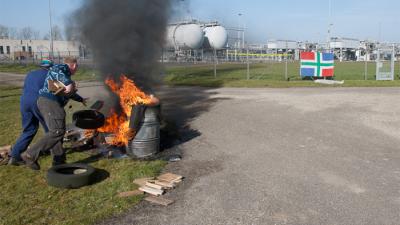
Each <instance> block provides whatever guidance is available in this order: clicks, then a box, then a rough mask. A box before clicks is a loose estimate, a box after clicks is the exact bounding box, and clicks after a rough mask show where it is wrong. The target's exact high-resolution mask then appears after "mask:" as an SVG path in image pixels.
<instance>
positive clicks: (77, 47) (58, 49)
mask: <svg viewBox="0 0 400 225" xmlns="http://www.w3.org/2000/svg"><path fill="white" fill-rule="evenodd" d="M50 46H51V42H50V41H49V40H14V39H0V60H24V59H34V60H36V59H37V60H40V59H42V58H48V57H49V56H50V52H51V47H50ZM82 55H84V49H83V47H82V46H81V44H80V43H78V42H72V41H53V57H54V58H63V57H66V56H75V57H80V56H82Z"/></svg>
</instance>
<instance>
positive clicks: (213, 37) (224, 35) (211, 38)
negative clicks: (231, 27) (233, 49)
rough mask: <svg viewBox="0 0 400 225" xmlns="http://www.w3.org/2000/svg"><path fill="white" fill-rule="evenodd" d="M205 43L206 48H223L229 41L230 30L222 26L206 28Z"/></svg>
mask: <svg viewBox="0 0 400 225" xmlns="http://www.w3.org/2000/svg"><path fill="white" fill-rule="evenodd" d="M204 33H205V34H204V36H205V40H204V45H205V47H206V48H213V49H221V48H225V47H226V44H227V43H228V32H227V31H226V29H225V28H224V27H222V26H212V27H206V28H204Z"/></svg>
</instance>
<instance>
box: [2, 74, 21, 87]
mask: <svg viewBox="0 0 400 225" xmlns="http://www.w3.org/2000/svg"><path fill="white" fill-rule="evenodd" d="M25 75H26V74H13V73H2V72H0V85H17V86H22V85H23V84H24V79H25Z"/></svg>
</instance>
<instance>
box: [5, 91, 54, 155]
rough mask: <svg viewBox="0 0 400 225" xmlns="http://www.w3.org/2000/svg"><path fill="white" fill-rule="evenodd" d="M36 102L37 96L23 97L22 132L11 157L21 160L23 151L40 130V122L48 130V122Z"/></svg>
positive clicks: (21, 106) (21, 109)
mask: <svg viewBox="0 0 400 225" xmlns="http://www.w3.org/2000/svg"><path fill="white" fill-rule="evenodd" d="M36 104H37V99H36V98H29V96H22V97H21V103H20V111H21V117H22V134H21V135H20V137H19V138H18V140H17V141H16V142H15V144H14V145H13V147H12V150H11V157H13V158H15V159H17V160H21V156H20V155H21V153H22V152H24V151H25V150H26V149H27V148H28V145H29V144H30V143H31V142H32V140H33V138H34V137H35V135H36V133H37V131H38V130H39V123H40V124H42V126H43V129H44V130H45V132H47V131H48V129H47V126H46V123H45V121H44V119H43V117H42V115H41V114H40V112H39V109H38V107H37V105H36Z"/></svg>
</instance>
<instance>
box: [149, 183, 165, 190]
mask: <svg viewBox="0 0 400 225" xmlns="http://www.w3.org/2000/svg"><path fill="white" fill-rule="evenodd" d="M145 186H147V187H151V188H155V189H158V190H163V189H164V187H163V186H161V185H158V184H155V183H154V181H147V182H146V185H145Z"/></svg>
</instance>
